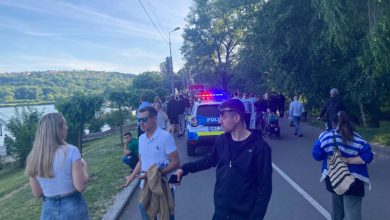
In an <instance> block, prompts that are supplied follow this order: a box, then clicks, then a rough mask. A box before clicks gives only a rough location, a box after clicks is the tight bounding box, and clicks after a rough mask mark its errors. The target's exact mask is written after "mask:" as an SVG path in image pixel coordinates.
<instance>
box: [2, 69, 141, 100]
mask: <svg viewBox="0 0 390 220" xmlns="http://www.w3.org/2000/svg"><path fill="white" fill-rule="evenodd" d="M134 77H135V75H134V74H124V73H118V72H101V71H89V70H83V71H42V72H40V71H37V72H21V73H0V103H1V104H18V103H26V102H28V103H39V102H41V103H42V102H54V101H55V100H57V99H60V98H65V97H69V96H72V95H74V94H80V93H81V94H101V93H108V92H110V91H112V90H114V89H121V88H123V89H125V88H128V87H129V85H131V83H132V80H133V78H134Z"/></svg>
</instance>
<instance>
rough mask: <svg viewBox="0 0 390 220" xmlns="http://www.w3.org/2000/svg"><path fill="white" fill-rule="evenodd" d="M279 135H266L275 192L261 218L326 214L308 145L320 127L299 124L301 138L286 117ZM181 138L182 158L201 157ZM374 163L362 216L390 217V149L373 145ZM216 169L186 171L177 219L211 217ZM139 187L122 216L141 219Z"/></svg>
mask: <svg viewBox="0 0 390 220" xmlns="http://www.w3.org/2000/svg"><path fill="white" fill-rule="evenodd" d="M280 124H281V130H282V136H281V139H278V140H274V139H273V140H270V139H269V138H267V137H266V138H265V139H266V141H267V142H268V143H269V144H270V146H271V148H272V157H273V165H274V172H273V193H272V197H271V201H270V204H269V207H268V210H267V214H266V217H265V219H268V220H278V219H281V220H285V219H289V220H294V219H297V220H301V219H319V220H321V219H329V212H330V194H329V193H328V192H327V191H326V190H325V186H324V183H322V182H320V181H319V179H320V167H321V163H320V162H317V161H314V160H313V159H312V156H311V149H312V145H313V143H314V141H315V139H316V138H317V137H318V135H319V133H320V132H321V131H320V130H319V129H316V128H312V127H310V126H308V125H305V124H304V125H303V126H302V130H303V132H304V136H303V137H301V138H300V137H296V136H294V135H293V130H292V129H291V128H290V127H288V123H287V120H286V119H282V120H281V123H280ZM184 143H185V142H184V138H181V139H178V140H177V142H176V144H177V147H178V149H179V154H180V158H181V162H182V163H186V162H188V161H193V160H196V159H199V158H200V157H201V155H199V156H197V157H187V156H186V149H185V145H184ZM373 151H374V152H375V159H374V162H373V163H372V164H371V165H370V166H369V172H370V175H371V181H372V190H371V191H370V190H367V192H366V197H365V198H364V199H363V219H376V220H382V219H383V220H386V219H390V199H389V197H390V187H389V185H390V172H389V170H390V149H383V148H379V147H373ZM214 183H215V169H210V170H207V171H203V172H200V173H196V174H190V175H188V176H186V177H185V178H184V179H183V182H182V185H181V186H179V187H178V189H177V191H176V219H178V220H182V219H184V220H198V219H199V220H204V219H211V217H212V214H213V211H214V205H213V191H214V189H213V188H214ZM137 196H138V192H136V193H135V194H134V196H133V197H132V199H131V200H130V201H129V203H128V204H127V206H126V207H125V209H124V212H123V213H122V215H121V217H120V219H131V220H139V219H141V218H140V215H139V210H138V203H137Z"/></svg>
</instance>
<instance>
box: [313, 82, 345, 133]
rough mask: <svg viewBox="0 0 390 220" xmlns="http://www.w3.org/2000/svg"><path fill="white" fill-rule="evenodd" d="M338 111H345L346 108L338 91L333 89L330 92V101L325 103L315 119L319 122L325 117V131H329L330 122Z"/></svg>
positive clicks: (330, 127)
mask: <svg viewBox="0 0 390 220" xmlns="http://www.w3.org/2000/svg"><path fill="white" fill-rule="evenodd" d="M339 111H346V108H345V105H344V102H343V100H342V99H341V97H340V96H339V91H338V90H337V89H336V88H333V89H331V90H330V99H329V100H328V101H327V102H326V103H325V105H324V107H323V108H322V111H321V113H320V116H319V117H318V118H317V119H318V120H321V119H322V118H324V117H326V127H327V128H326V129H327V130H330V129H332V120H333V118H334V117H335V116H336V115H337V113H338V112H339Z"/></svg>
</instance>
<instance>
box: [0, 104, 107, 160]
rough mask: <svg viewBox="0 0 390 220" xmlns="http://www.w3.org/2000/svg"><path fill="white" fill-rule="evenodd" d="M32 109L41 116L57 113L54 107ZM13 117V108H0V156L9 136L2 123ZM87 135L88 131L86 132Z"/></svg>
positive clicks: (104, 109) (3, 152)
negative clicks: (5, 139)
mask: <svg viewBox="0 0 390 220" xmlns="http://www.w3.org/2000/svg"><path fill="white" fill-rule="evenodd" d="M17 108H18V110H19V112H20V111H22V108H23V106H19V107H17ZM32 108H35V109H37V110H38V111H39V112H43V114H47V113H52V112H58V111H57V110H56V109H55V107H54V105H35V106H32ZM111 110H112V109H111V108H103V112H109V111H111ZM14 115H15V107H3V108H0V127H1V130H0V155H1V156H4V155H6V150H5V147H4V135H5V134H9V132H8V131H7V130H6V129H5V124H4V122H8V121H9V119H11V117H12V116H14ZM108 129H110V127H109V126H108V125H105V126H104V127H103V128H102V131H105V130H108ZM86 133H88V130H87V131H86Z"/></svg>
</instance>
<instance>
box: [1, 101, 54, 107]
mask: <svg viewBox="0 0 390 220" xmlns="http://www.w3.org/2000/svg"><path fill="white" fill-rule="evenodd" d="M53 104H54V102H21V103H0V108H6V107H17V106H37V105H53Z"/></svg>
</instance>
